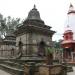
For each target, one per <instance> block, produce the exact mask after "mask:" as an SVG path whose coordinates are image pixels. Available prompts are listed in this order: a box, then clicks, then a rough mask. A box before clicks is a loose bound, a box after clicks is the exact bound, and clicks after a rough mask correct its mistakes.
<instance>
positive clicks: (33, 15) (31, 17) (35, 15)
mask: <svg viewBox="0 0 75 75" xmlns="http://www.w3.org/2000/svg"><path fill="white" fill-rule="evenodd" d="M30 21H32V22H35V21H36V22H38V23H39V24H43V25H44V21H43V20H42V19H41V17H40V13H39V11H38V10H37V9H36V6H35V5H34V7H33V9H31V10H30V11H29V13H28V16H27V18H26V20H25V21H24V23H25V24H26V23H27V22H28V23H29V22H30Z"/></svg>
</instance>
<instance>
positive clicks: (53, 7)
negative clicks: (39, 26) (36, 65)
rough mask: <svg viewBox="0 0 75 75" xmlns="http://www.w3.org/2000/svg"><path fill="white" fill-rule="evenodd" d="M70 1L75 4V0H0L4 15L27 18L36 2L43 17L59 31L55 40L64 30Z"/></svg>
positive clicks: (1, 11)
mask: <svg viewBox="0 0 75 75" xmlns="http://www.w3.org/2000/svg"><path fill="white" fill-rule="evenodd" d="M70 3H72V4H73V5H74V6H75V0H0V13H1V14H3V15H4V17H7V16H11V17H14V18H17V17H20V18H22V19H25V18H26V17H27V15H28V12H29V11H30V10H31V9H32V8H33V6H34V4H35V5H36V8H37V9H38V11H39V12H40V16H41V19H42V20H44V22H45V24H46V25H49V26H51V27H52V30H54V31H56V32H57V33H56V34H55V35H54V36H53V40H59V39H61V38H62V34H63V32H64V23H65V20H66V17H67V12H68V9H69V5H70Z"/></svg>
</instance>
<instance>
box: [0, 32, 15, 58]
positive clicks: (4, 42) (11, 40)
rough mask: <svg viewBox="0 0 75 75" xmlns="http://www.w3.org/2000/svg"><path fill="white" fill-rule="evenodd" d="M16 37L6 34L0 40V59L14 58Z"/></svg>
mask: <svg viewBox="0 0 75 75" xmlns="http://www.w3.org/2000/svg"><path fill="white" fill-rule="evenodd" d="M15 44H16V37H15V35H14V34H13V33H10V32H9V33H7V35H6V36H5V38H4V39H2V38H0V57H5V58H7V57H9V58H11V57H12V56H14V50H15V48H16V45H15Z"/></svg>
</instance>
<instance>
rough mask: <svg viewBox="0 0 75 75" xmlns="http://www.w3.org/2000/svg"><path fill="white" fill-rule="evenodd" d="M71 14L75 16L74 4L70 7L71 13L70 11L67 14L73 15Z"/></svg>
mask: <svg viewBox="0 0 75 75" xmlns="http://www.w3.org/2000/svg"><path fill="white" fill-rule="evenodd" d="M71 13H74V14H75V9H74V7H73V5H72V4H70V6H69V11H68V13H67V14H71Z"/></svg>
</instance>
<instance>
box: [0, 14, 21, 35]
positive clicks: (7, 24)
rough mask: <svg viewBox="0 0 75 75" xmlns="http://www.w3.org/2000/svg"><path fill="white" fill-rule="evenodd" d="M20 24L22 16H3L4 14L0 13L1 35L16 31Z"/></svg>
mask: <svg viewBox="0 0 75 75" xmlns="http://www.w3.org/2000/svg"><path fill="white" fill-rule="evenodd" d="M20 24H22V22H21V20H20V18H11V17H10V16H8V17H6V18H3V15H1V14H0V35H4V36H5V35H6V34H7V33H8V32H10V33H11V32H14V31H15V30H16V29H17V27H18V26H19V25H20Z"/></svg>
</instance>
